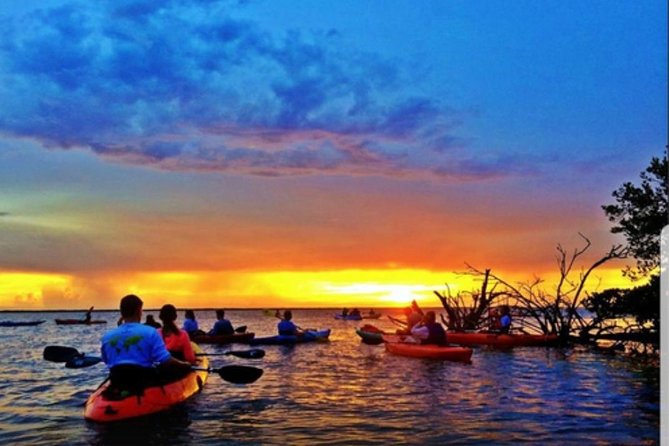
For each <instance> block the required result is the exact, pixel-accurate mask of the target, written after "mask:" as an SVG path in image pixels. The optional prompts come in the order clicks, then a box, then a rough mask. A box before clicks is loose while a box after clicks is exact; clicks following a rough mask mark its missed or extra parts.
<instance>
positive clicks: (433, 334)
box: [422, 322, 446, 345]
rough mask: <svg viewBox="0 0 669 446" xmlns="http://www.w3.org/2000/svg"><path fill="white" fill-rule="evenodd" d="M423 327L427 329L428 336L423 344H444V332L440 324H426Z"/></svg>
mask: <svg viewBox="0 0 669 446" xmlns="http://www.w3.org/2000/svg"><path fill="white" fill-rule="evenodd" d="M425 327H426V328H427V331H428V332H429V335H428V337H427V339H425V340H424V341H423V342H422V343H423V344H437V345H444V344H446V332H445V331H444V327H442V326H441V324H440V323H438V322H435V323H434V324H427V325H425Z"/></svg>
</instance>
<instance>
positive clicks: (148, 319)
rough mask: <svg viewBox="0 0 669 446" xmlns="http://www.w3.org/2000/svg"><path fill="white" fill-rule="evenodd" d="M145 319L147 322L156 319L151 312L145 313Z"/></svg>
mask: <svg viewBox="0 0 669 446" xmlns="http://www.w3.org/2000/svg"><path fill="white" fill-rule="evenodd" d="M146 321H147V322H155V321H156V320H155V319H154V318H153V315H152V314H147V315H146Z"/></svg>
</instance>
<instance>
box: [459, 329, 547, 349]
mask: <svg viewBox="0 0 669 446" xmlns="http://www.w3.org/2000/svg"><path fill="white" fill-rule="evenodd" d="M446 339H447V340H448V342H449V343H451V344H460V345H494V346H497V347H522V346H543V345H549V344H552V343H555V342H556V341H557V340H558V336H557V335H556V334H551V335H529V334H499V333H466V332H454V331H448V332H446Z"/></svg>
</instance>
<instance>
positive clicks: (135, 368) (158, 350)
mask: <svg viewBox="0 0 669 446" xmlns="http://www.w3.org/2000/svg"><path fill="white" fill-rule="evenodd" d="M120 310H121V318H120V320H119V324H118V326H117V327H116V328H115V329H113V330H110V331H109V332H107V333H106V334H105V335H104V336H103V337H102V349H101V350H102V359H103V360H104V362H105V363H106V364H107V366H108V367H109V370H110V379H111V381H112V384H114V385H113V386H112V387H111V389H114V388H123V389H128V388H143V387H146V386H148V385H150V384H152V383H155V382H167V381H172V380H174V379H178V378H180V377H181V376H184V375H185V374H186V373H188V372H190V371H191V370H192V366H193V365H195V364H197V362H198V361H197V358H196V356H195V353H194V352H193V348H192V345H191V338H192V337H197V336H198V335H204V334H209V335H227V334H233V333H234V332H235V330H234V328H233V326H232V323H231V322H230V321H229V320H228V319H226V318H225V310H220V309H219V310H216V319H217V320H216V323H215V324H214V326H213V327H212V329H211V330H210V331H209V332H208V333H205V332H203V331H202V330H200V329H199V326H198V323H197V320H196V319H195V312H194V311H193V310H186V312H185V316H186V317H185V320H184V324H183V327H182V328H179V327H178V326H177V323H176V320H177V309H176V307H175V306H174V305H172V304H166V305H163V307H162V308H161V309H160V312H159V314H158V318H159V319H160V321H161V322H162V324H161V323H160V322H157V321H156V320H155V318H154V317H153V315H147V316H146V322H144V323H142V322H141V321H142V312H143V302H142V300H141V299H140V298H139V297H138V296H136V295H134V294H130V295H127V296H125V297H123V298H122V299H121V303H120ZM240 328H243V330H245V327H240ZM155 364H158V366H157V367H154V365H155Z"/></svg>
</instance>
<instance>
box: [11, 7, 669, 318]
mask: <svg viewBox="0 0 669 446" xmlns="http://www.w3.org/2000/svg"><path fill="white" fill-rule="evenodd" d="M0 26H1V27H2V29H3V33H2V35H0V309H56V308H88V307H89V306H90V305H95V306H96V307H97V308H116V307H117V306H118V301H119V299H120V297H122V296H123V295H125V294H128V293H135V294H138V295H140V297H142V298H143V300H144V302H145V306H149V307H159V306H160V305H162V304H164V303H168V302H169V303H173V304H175V305H177V306H178V307H194V308H205V307H226V308H279V307H281V308H290V307H292V308H298V307H301V308H303V307H343V306H360V307H361V308H365V307H376V306H380V307H383V306H397V305H403V304H406V303H407V302H409V301H410V300H411V299H417V300H418V301H419V302H421V303H423V304H426V305H432V306H438V305H439V302H438V300H437V299H436V297H435V296H434V295H433V293H432V291H433V290H438V291H443V290H444V289H446V287H447V286H448V288H450V290H451V291H452V292H454V293H457V292H459V291H460V292H465V291H469V290H473V289H475V288H476V287H478V286H479V284H478V282H477V281H476V278H475V277H472V276H470V275H466V274H462V273H463V272H465V271H467V268H468V267H467V265H471V266H473V267H475V268H478V269H485V268H490V269H492V271H493V272H494V273H495V274H497V275H500V276H502V277H505V278H508V279H509V281H511V282H514V281H529V280H532V279H533V278H535V277H541V278H545V279H546V287H547V289H550V287H551V283H552V282H551V280H553V279H555V277H556V274H557V271H558V268H557V263H556V254H557V251H556V247H557V246H558V244H560V245H561V246H563V247H564V248H565V249H566V250H567V251H568V252H572V251H573V250H574V249H577V248H580V247H582V246H583V244H584V241H583V239H582V238H581V236H580V235H579V233H580V234H583V235H584V236H586V237H587V238H588V239H589V240H590V241H591V242H592V246H591V248H590V249H589V250H588V252H587V253H586V255H585V256H584V257H583V259H582V260H583V262H582V263H579V264H578V265H577V272H578V271H579V268H584V267H587V266H589V264H590V263H592V262H593V261H594V260H596V259H597V258H599V257H601V256H603V254H604V253H606V252H607V251H608V250H609V249H610V247H611V246H612V245H614V244H618V243H621V242H623V241H624V240H622V239H621V238H619V236H614V235H612V234H611V233H610V228H611V224H610V223H609V221H608V220H607V218H606V216H605V214H604V213H603V211H602V209H601V206H602V205H605V204H611V203H613V198H612V196H611V193H612V192H613V191H614V190H615V189H617V188H618V187H619V186H620V185H622V184H623V183H624V182H626V181H632V182H635V181H637V180H638V179H639V174H640V172H641V171H643V170H644V169H645V167H646V166H647V165H648V163H649V161H650V159H651V158H652V157H654V156H661V155H662V153H663V150H664V147H665V145H666V144H667V5H666V2H665V1H656V0H649V1H644V2H638V1H633V0H620V1H616V2H610V1H597V0H589V1H587V2H583V1H565V0H560V1H552V0H545V1H541V2H536V1H529V0H528V1H522V0H512V1H506V2H495V1H477V0H474V1H449V2H446V1H427V0H426V1H422V2H413V1H408V0H406V1H405V0H390V1H372V0H370V1H365V2H361V1H353V0H343V1H337V2H331V1H321V0H313V1H311V0H309V1H307V0H290V1H287V0H275V1H269V0H258V1H253V0H248V1H241V0H240V1H217V0H207V1H202V0H198V1H187V0H169V1H164V2H155V1H143V0H127V1H123V0H121V1H114V2H89V1H81V2H77V1H55V0H40V1H37V0H28V1H23V2H15V1H11V0H0ZM623 266H624V265H623V263H621V262H611V263H608V264H606V265H604V266H603V267H600V268H599V269H598V270H596V274H595V276H596V277H595V278H594V279H593V281H592V284H591V285H592V289H601V288H606V287H611V286H624V285H625V284H626V282H625V280H624V279H623V278H622V276H621V274H620V270H621V269H622V268H623Z"/></svg>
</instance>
